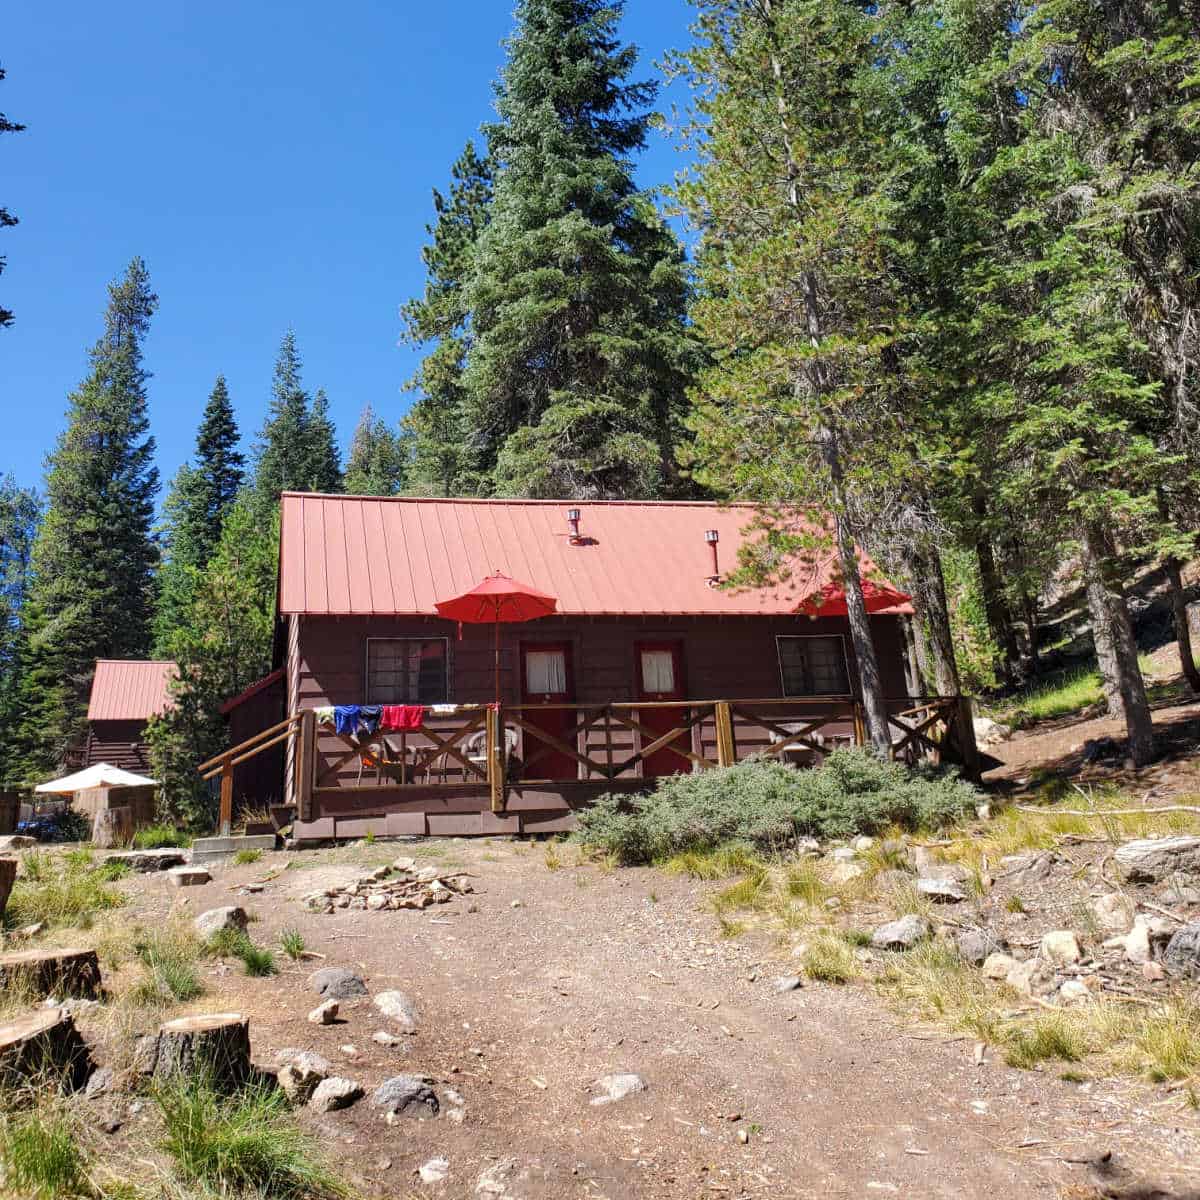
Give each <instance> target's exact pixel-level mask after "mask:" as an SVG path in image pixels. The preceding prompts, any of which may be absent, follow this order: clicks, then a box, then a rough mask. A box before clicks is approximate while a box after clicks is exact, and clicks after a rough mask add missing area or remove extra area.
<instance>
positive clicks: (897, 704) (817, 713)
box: [206, 696, 977, 817]
mask: <svg viewBox="0 0 1200 1200" xmlns="http://www.w3.org/2000/svg"><path fill="white" fill-rule="evenodd" d="M664 714H670V725H669V727H667V728H663V727H662V725H663V721H662V720H661V718H662V716H663V715H664ZM551 715H553V717H554V719H553V721H551V720H546V718H547V717H550V716H551ZM298 716H299V717H300V718H302V719H303V721H304V724H303V725H302V727H301V728H300V730H299V736H300V742H301V748H302V749H301V753H300V755H298V756H297V764H298V765H297V773H298V777H297V789H296V798H297V801H298V807H299V811H300V813H301V815H302V817H304V816H306V814H308V813H309V812H310V811H311V805H312V798H313V794H314V792H316V793H325V794H327V795H328V794H332V793H335V792H343V793H344V792H345V790H346V789H347V787H351V788H352V787H356V786H364V785H363V773H364V763H365V762H368V761H369V762H370V763H371V769H372V772H373V774H374V781H372V780H370V779H368V780H367V782H366V785H365V786H370V787H375V788H379V787H386V788H388V789H392V788H399V789H404V788H407V787H422V788H434V789H436V788H439V787H460V788H461V787H462V786H463V785H468V786H470V785H476V786H479V787H484V786H486V787H487V789H488V793H489V797H490V801H491V807H492V810H493V811H495V812H501V811H503V810H504V800H505V793H506V789H507V788H508V787H509V786H510V785H513V784H516V783H520V784H522V785H537V784H545V783H555V782H558V783H562V782H570V781H576V782H581V781H599V782H602V783H603V782H608V783H614V782H616V781H618V780H630V779H637V778H647V777H649V776H650V775H652V774H662V773H665V772H664V770H663V769H662V760H663V759H666V760H668V763H669V762H672V761H673V762H676V763H677V769H679V770H682V771H698V770H707V769H711V768H713V767H721V766H731V765H733V764H734V763H736V762H739V761H741V760H743V759H745V758H748V757H750V756H751V755H755V754H757V755H760V756H764V757H773V758H779V759H787V760H789V761H795V762H797V763H798V764H801V765H806V764H813V763H818V762H820V761H821V760H822V759H823V758H824V757H825V755H827V754H828V753H829V752H830V750H832V749H834V748H836V747H838V746H848V745H864V744H865V743H866V742H867V740H868V739H867V733H866V719H865V713H864V710H863V706H862V705H861V704H860V703H858V702H857V701H854V700H849V699H847V700H828V699H801V698H796V699H780V698H771V699H762V700H666V701H612V702H607V703H602V704H516V705H502V706H499V707H497V706H494V705H482V704H476V705H470V704H468V705H459V706H458V709H457V710H456V712H455V713H454V715H453V716H434V715H432V714H431V715H430V716H429V717H428V718H427V724H426V725H425V726H424V727H423V728H422V729H421V730H420V731H419V732H416V731H413V732H408V733H400V732H396V733H391V734H387V735H374V736H372V737H370V738H364V739H361V744H360V743H358V742H355V741H353V740H352V739H348V738H341V739H340V742H341V744H340V745H339V746H338V748H337V749H336V750H335V751H332V752H331V751H328V750H327V749H325V748H324V747H319V746H318V743H319V741H321V740H322V738H324V740H325V741H326V743H327V742H328V740H329V739H331V738H333V737H334V736H335V735H333V734H330V733H327V732H325V733H318V731H317V730H316V727H315V723H314V722H313V718H312V714H311V711H307V712H304V713H301V714H298ZM539 718H542V720H541V721H539ZM656 718H658V719H656ZM292 720H296V718H292ZM888 720H889V725H890V727H891V729H892V734H893V738H892V745H891V756H892V758H893V759H896V760H898V761H903V762H906V763H909V764H914V765H915V764H916V763H917V762H920V761H934V762H941V761H943V760H944V759H948V760H950V761H958V762H960V763H962V765H963V766H964V768H965V769H966V771H967V773H968V774H972V773H974V772H975V771H976V770H977V758H976V757H975V749H974V738H973V736H972V735H971V725H970V704H969V701H967V700H964V699H962V698H959V697H949V696H929V697H922V698H919V699H907V698H906V699H904V700H896V701H890V702H889V703H888ZM285 724H286V723H285ZM550 725H553V726H555V727H557V728H548V727H547V726H550ZM282 728H283V726H282V725H281V726H276V727H275V729H282ZM509 731H512V735H513V736H514V737H515V739H516V741H517V748H516V750H514V751H513V752H510V751H509V749H508V742H509ZM273 732H274V731H273V730H268V731H266V732H265V733H264V734H263V735H260V737H266V736H267V735H268V734H271V733H273ZM285 736H290V734H289V733H287V732H285V733H283V734H280V735H279V737H285ZM270 744H273V742H263V743H262V744H261V745H260V746H259V747H258V749H265V748H266V747H267V745H270ZM248 745H249V744H248V743H245V744H243V746H242V747H238V748H236V750H237V751H240V752H241V757H239V758H236V759H235V760H234V762H240V761H244V760H245V758H246V757H250V755H251V754H253V753H257V752H258V749H253V750H248V749H247V746H248ZM517 751H519V752H517ZM233 754H235V751H229V752H228V755H233ZM656 756H657V758H658V759H659V762H658V763H656V764H654V770H653V771H652V770H650V769H649V767H650V760H651V759H652V758H655V757H656ZM355 760H357V777H356V778H355V779H354V781H353V782H352V783H347V781H346V780H345V772H346V771H347V770H348V769H350V768H351V766H352V764H354V763H355ZM220 761H223V760H213V762H214V763H217V762H220ZM565 762H569V763H571V764H572V766H573V768H574V774H573V775H568V776H566V777H564V774H563V773H562V764H563V763H565ZM555 764H557V765H558V767H559V770H558V771H557V772H555V773H551V772H550V771H549V770H548V768H549V767H551V766H554V765H555ZM206 765H211V764H206ZM539 768H540V769H539ZM230 769H232V763H231V766H230ZM214 773H215V772H214ZM455 777H456V778H455ZM223 782H224V776H223Z"/></svg>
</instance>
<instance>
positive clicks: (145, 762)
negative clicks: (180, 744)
mask: <svg viewBox="0 0 1200 1200" xmlns="http://www.w3.org/2000/svg"><path fill="white" fill-rule="evenodd" d="M178 673H179V668H178V667H177V666H176V665H175V664H174V663H173V662H166V661H163V660H153V659H151V660H141V659H126V658H99V659H97V660H96V672H95V674H94V675H93V676H92V693H91V697H90V698H89V700H88V712H87V723H88V728H87V736H86V738H85V739H84V742H83V744H82V745H81V746H79V747H77V749H76V750H75V752H74V753H73V754H72V755H70V756H69V765H71V766H74V767H79V768H82V767H91V766H94V765H95V764H96V763H102V762H105V763H108V764H109V765H110V766H113V767H121V768H122V769H123V770H126V771H133V772H134V773H136V774H138V775H148V774H150V759H149V755H148V751H147V747H146V741H145V734H146V725H147V723H148V722H149V720H150V718H151V717H156V716H158V715H159V714H160V713H163V712H166V710H167V709H168V708H170V707H171V706H172V704H173V703H174V701H173V699H172V696H171V683H172V681H173V680H174V679H175V678H176V676H177V675H178Z"/></svg>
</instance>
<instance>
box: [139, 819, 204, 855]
mask: <svg viewBox="0 0 1200 1200" xmlns="http://www.w3.org/2000/svg"><path fill="white" fill-rule="evenodd" d="M133 844H134V847H135V848H136V849H138V850H170V849H174V848H175V847H176V846H178V847H187V846H190V845H191V844H192V835H191V834H190V833H183V832H181V831H180V830H178V829H176V828H175V826H173V825H167V824H165V823H159V824H157V825H144V826H143V827H142V828H141V829H139V830H138V831H137V832H136V833H135V834H134V835H133Z"/></svg>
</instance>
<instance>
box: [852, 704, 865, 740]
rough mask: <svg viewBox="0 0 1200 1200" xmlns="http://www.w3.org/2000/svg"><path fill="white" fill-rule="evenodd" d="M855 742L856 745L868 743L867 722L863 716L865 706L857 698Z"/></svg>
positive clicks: (855, 706) (855, 705)
mask: <svg viewBox="0 0 1200 1200" xmlns="http://www.w3.org/2000/svg"><path fill="white" fill-rule="evenodd" d="M854 744H855V745H856V746H865V745H866V744H867V723H866V720H865V719H864V718H863V706H862V704H861V703H859V701H857V700H855V702H854Z"/></svg>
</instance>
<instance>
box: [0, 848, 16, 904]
mask: <svg viewBox="0 0 1200 1200" xmlns="http://www.w3.org/2000/svg"><path fill="white" fill-rule="evenodd" d="M16 879H17V860H16V859H15V858H0V917H2V916H4V909H5V908H6V907H7V905H8V898H9V896H10V895H12V889H13V884H14V883H15V882H16Z"/></svg>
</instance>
